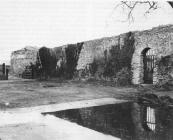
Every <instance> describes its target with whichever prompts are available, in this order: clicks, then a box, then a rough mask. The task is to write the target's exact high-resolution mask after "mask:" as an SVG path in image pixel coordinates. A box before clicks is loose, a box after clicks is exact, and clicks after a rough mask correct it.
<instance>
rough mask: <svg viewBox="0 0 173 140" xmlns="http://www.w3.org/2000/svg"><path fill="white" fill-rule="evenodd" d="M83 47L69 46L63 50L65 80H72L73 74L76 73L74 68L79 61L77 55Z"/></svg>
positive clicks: (80, 44)
mask: <svg viewBox="0 0 173 140" xmlns="http://www.w3.org/2000/svg"><path fill="white" fill-rule="evenodd" d="M82 46H83V42H82V43H77V44H70V45H68V47H67V48H65V53H66V69H65V73H66V78H68V79H71V78H73V76H74V74H75V72H76V66H77V63H78V59H79V54H80V52H81V49H82Z"/></svg>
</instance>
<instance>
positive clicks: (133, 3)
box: [120, 1, 173, 22]
mask: <svg viewBox="0 0 173 140" xmlns="http://www.w3.org/2000/svg"><path fill="white" fill-rule="evenodd" d="M170 3H171V4H173V2H170ZM141 4H146V5H148V9H147V10H146V12H145V14H148V13H150V12H151V11H152V10H156V9H158V3H157V2H155V1H121V5H120V6H123V7H124V6H125V7H126V8H127V9H128V10H129V12H128V15H127V21H129V22H133V21H134V17H133V11H134V9H135V8H136V7H137V6H138V5H141Z"/></svg>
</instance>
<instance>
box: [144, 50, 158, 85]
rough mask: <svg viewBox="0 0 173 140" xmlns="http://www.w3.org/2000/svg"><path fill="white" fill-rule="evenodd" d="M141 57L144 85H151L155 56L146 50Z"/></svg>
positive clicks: (152, 52)
mask: <svg viewBox="0 0 173 140" xmlns="http://www.w3.org/2000/svg"><path fill="white" fill-rule="evenodd" d="M142 55H143V64H144V66H143V68H144V77H143V80H144V83H145V84H152V83H153V72H154V66H155V61H154V60H155V55H154V51H153V50H152V49H150V48H146V49H144V50H143V52H142Z"/></svg>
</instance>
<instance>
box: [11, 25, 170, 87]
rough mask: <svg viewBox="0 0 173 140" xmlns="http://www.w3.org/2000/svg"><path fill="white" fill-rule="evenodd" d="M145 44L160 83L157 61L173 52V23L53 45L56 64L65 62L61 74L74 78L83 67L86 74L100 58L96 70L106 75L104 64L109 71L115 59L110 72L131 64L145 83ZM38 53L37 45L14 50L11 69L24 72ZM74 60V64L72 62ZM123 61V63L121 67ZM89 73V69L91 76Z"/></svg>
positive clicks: (135, 79)
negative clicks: (34, 47) (149, 28)
mask: <svg viewBox="0 0 173 140" xmlns="http://www.w3.org/2000/svg"><path fill="white" fill-rule="evenodd" d="M132 38H133V39H132ZM133 40H134V41H133ZM146 48H150V49H151V50H152V51H153V52H154V55H155V60H154V61H155V67H154V75H153V83H157V82H158V81H159V77H160V76H159V73H158V66H157V63H156V62H158V61H160V60H161V58H162V57H165V56H169V55H172V54H173V25H167V26H160V27H156V28H153V29H151V30H145V31H138V32H129V33H125V34H121V35H119V36H113V37H106V38H101V39H96V40H90V41H86V42H82V44H81V43H76V44H70V45H64V46H60V47H55V48H53V49H51V51H53V52H54V53H55V55H56V61H57V62H56V63H57V65H59V64H63V66H62V68H59V70H58V71H59V72H60V71H61V72H60V73H63V74H58V75H60V76H62V75H68V73H72V74H73V76H70V77H73V78H74V77H76V76H79V75H80V74H78V75H76V73H78V72H79V73H80V71H85V73H84V74H87V69H90V66H91V65H92V64H93V62H94V61H95V60H97V61H100V62H101V63H100V64H97V65H98V66H97V71H98V72H99V73H101V76H103V75H104V72H105V67H107V68H108V67H109V69H107V70H106V72H108V73H109V70H110V69H111V67H112V63H114V64H113V65H114V71H115V72H114V73H113V74H114V75H108V76H112V77H116V73H117V72H119V71H120V70H121V69H122V68H123V67H128V69H130V71H132V78H131V79H132V83H134V84H141V83H144V81H143V77H144V66H143V65H144V64H143V56H142V52H143V50H144V49H146ZM129 50H130V51H129ZM111 51H114V53H113V55H114V56H113V55H112V54H111ZM105 52H106V56H105ZM36 54H37V50H36V49H33V50H32V49H22V50H19V51H15V52H13V53H12V56H11V64H12V70H13V71H14V72H15V73H18V74H21V73H22V72H23V70H24V68H25V66H26V65H28V64H29V63H35V61H36ZM132 54H133V55H132ZM123 56H125V57H123ZM105 57H106V58H105ZM71 58H72V59H71ZM112 58H113V59H112ZM67 59H68V60H67ZM128 59H129V60H130V61H127V62H125V60H128ZM71 60H74V61H71ZM110 60H111V61H110ZM117 61H118V63H119V64H118V63H117ZM62 62H63V63H62ZM73 62H74V63H73ZM71 63H73V64H74V65H73V66H71ZM115 63H117V64H116V65H115ZM122 63H129V64H122ZM121 64H122V66H121V67H119V65H121ZM129 65H130V67H129ZM116 66H117V67H119V68H117V67H116ZM59 67H61V65H59ZM54 68H55V67H54ZM56 68H57V67H56ZM70 68H72V70H70ZM67 69H68V70H67ZM54 71H56V73H57V72H58V71H57V69H56V70H54ZM59 72H58V73H59ZM172 75H173V74H172ZM90 76H91V75H90V73H89V75H88V77H90ZM104 78H105V77H104ZM105 80H106V78H105Z"/></svg>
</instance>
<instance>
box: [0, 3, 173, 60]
mask: <svg viewBox="0 0 173 140" xmlns="http://www.w3.org/2000/svg"><path fill="white" fill-rule="evenodd" d="M116 5H117V2H116V1H115V0H0V63H3V62H6V63H9V62H10V54H11V52H12V51H14V50H17V49H21V48H23V47H25V46H37V47H41V46H47V47H57V46H60V45H63V44H69V43H76V42H80V41H85V40H91V39H95V38H100V37H106V36H113V35H118V34H120V33H124V32H128V31H133V30H143V29H149V28H151V27H154V26H158V25H165V24H172V23H173V17H172V15H173V9H172V8H171V7H170V6H169V5H168V4H167V3H166V2H162V3H160V8H159V9H158V10H157V11H154V12H152V13H150V14H149V15H148V16H144V15H143V10H142V9H144V8H143V6H141V7H138V8H137V9H136V11H135V15H134V16H135V21H134V23H131V24H129V23H128V22H122V21H123V20H124V19H125V18H126V16H127V15H125V13H124V12H123V11H122V10H121V9H120V8H119V9H114V8H115V6H116ZM144 10H145V9H144Z"/></svg>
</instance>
